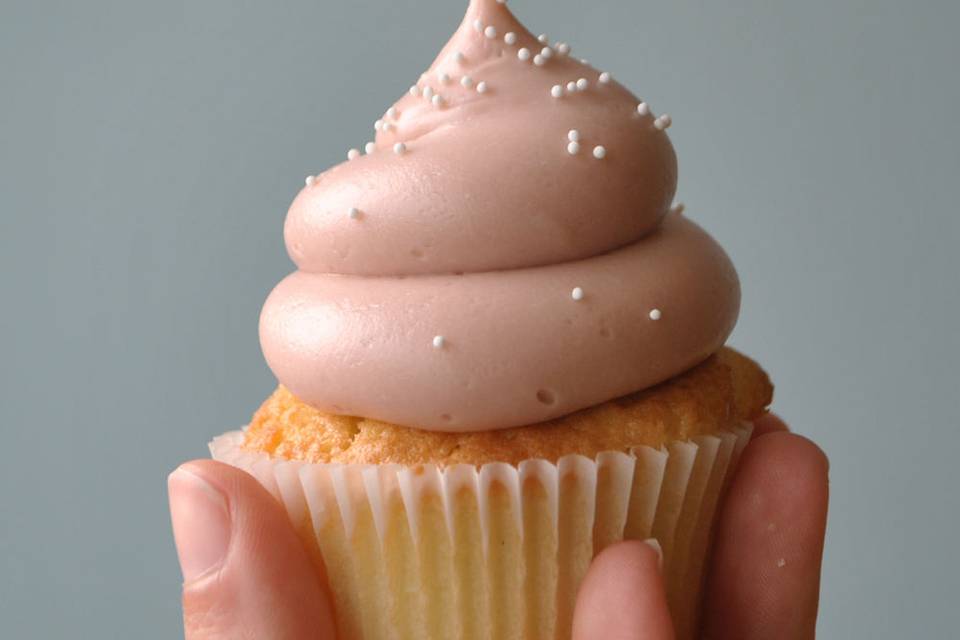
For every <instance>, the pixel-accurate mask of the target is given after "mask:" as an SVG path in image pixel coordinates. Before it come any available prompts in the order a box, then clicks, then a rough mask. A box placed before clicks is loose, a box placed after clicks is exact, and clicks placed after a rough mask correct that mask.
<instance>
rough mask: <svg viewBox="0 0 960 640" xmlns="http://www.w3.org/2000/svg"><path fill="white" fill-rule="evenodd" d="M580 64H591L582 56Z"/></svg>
mask: <svg viewBox="0 0 960 640" xmlns="http://www.w3.org/2000/svg"><path fill="white" fill-rule="evenodd" d="M580 64H590V62H589V61H588V60H587V59H586V58H580Z"/></svg>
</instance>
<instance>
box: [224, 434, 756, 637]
mask: <svg viewBox="0 0 960 640" xmlns="http://www.w3.org/2000/svg"><path fill="white" fill-rule="evenodd" d="M751 431H752V425H750V424H749V423H744V424H743V425H742V426H741V427H740V428H738V429H735V430H733V431H732V432H723V433H718V434H716V435H706V436H699V437H697V438H694V439H692V440H690V441H676V442H671V443H670V444H668V445H666V446H664V447H662V448H660V449H653V448H650V447H638V448H635V449H633V450H631V451H629V452H626V453H624V452H618V451H609V452H603V453H600V454H598V455H597V456H596V457H595V458H593V459H590V458H587V457H584V456H581V455H568V456H565V457H563V458H561V459H560V460H558V461H557V463H556V464H554V463H551V462H547V461H545V460H524V461H523V462H521V463H520V464H518V465H511V464H506V463H490V464H485V465H482V466H480V467H479V468H478V467H475V466H473V465H465V464H458V465H452V466H449V467H446V468H441V467H438V466H437V465H434V464H424V465H416V466H404V465H396V464H384V465H361V464H311V463H305V462H299V461H286V460H281V459H277V458H271V457H270V456H269V455H267V454H265V453H258V452H251V451H247V450H245V449H243V448H242V444H243V439H244V434H243V431H231V432H228V433H225V434H224V435H222V436H219V437H217V438H215V439H214V440H213V442H211V443H210V451H211V453H212V456H213V458H214V459H216V460H220V461H222V462H226V463H228V464H231V465H233V466H235V467H238V468H240V469H243V470H245V471H247V472H249V473H250V474H252V475H253V476H254V477H255V478H257V480H258V481H259V482H260V483H261V484H262V485H263V486H264V487H265V488H266V489H267V490H268V491H269V492H270V493H271V494H273V495H274V497H276V498H277V500H278V501H280V503H281V504H282V505H283V506H284V508H285V509H286V511H287V514H288V516H289V517H290V521H291V522H292V523H293V525H294V527H295V528H296V530H297V532H298V534H299V535H300V538H301V539H302V540H303V542H304V544H305V546H306V547H307V550H308V552H309V553H310V555H311V557H312V558H313V560H314V561H315V562H316V563H318V564H322V566H324V567H325V570H326V574H327V577H328V579H329V583H330V589H331V593H332V594H333V598H334V601H335V607H336V612H337V624H338V629H339V631H340V635H341V637H342V638H344V639H345V640H381V639H391V640H408V639H411V640H414V639H416V640H419V639H436V640H441V639H442V640H473V639H484V640H506V639H523V640H532V639H543V640H546V639H551V640H554V639H566V638H569V637H570V634H571V627H572V620H573V609H574V604H575V600H576V594H577V589H578V587H579V585H580V582H581V580H582V579H583V577H584V575H585V574H586V571H587V568H588V567H589V565H590V562H591V560H592V559H593V557H594V556H595V555H596V554H597V553H599V552H600V551H602V550H603V549H604V548H606V547H607V546H609V545H611V544H614V543H616V542H619V541H621V540H647V539H650V538H654V539H656V540H657V541H658V542H659V544H660V546H661V548H662V550H663V575H664V578H665V582H666V588H667V599H668V603H669V605H670V610H671V614H672V616H673V619H674V624H675V626H676V630H677V637H678V638H692V637H693V636H694V633H695V630H696V626H697V619H698V616H699V602H700V596H701V590H702V585H703V576H704V567H705V564H706V561H707V556H708V552H709V546H710V542H711V537H712V529H713V523H714V520H715V513H716V507H717V504H718V503H719V501H720V498H721V496H722V494H723V492H724V490H725V488H726V485H727V484H728V483H729V481H730V478H731V476H732V474H733V472H734V470H735V468H736V465H737V461H738V459H739V457H740V453H741V452H742V451H743V448H744V447H745V446H746V444H747V442H748V441H749V439H750V433H751Z"/></svg>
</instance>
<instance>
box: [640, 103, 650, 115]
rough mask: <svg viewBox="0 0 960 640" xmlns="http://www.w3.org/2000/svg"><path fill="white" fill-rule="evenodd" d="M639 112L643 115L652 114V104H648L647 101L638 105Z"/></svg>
mask: <svg viewBox="0 0 960 640" xmlns="http://www.w3.org/2000/svg"><path fill="white" fill-rule="evenodd" d="M637 113H639V114H640V115H642V116H648V115H650V105H648V104H647V103H646V102H641V103H640V104H638V105H637Z"/></svg>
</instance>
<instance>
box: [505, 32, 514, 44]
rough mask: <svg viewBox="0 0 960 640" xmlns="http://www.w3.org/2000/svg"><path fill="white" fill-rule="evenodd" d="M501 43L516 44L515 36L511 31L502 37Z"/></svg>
mask: <svg viewBox="0 0 960 640" xmlns="http://www.w3.org/2000/svg"><path fill="white" fill-rule="evenodd" d="M503 41H504V42H506V43H507V44H517V34H515V33H514V32H513V31H511V32H509V33H508V34H507V35H505V36H503Z"/></svg>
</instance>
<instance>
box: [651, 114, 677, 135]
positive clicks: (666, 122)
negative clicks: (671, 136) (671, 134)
mask: <svg viewBox="0 0 960 640" xmlns="http://www.w3.org/2000/svg"><path fill="white" fill-rule="evenodd" d="M672 124H673V118H671V117H670V116H669V115H667V114H666V113H665V114H663V115H662V116H660V117H659V118H657V119H656V120H654V121H653V126H655V127H656V128H657V129H659V130H660V131H663V130H665V129H669V128H670V125H672Z"/></svg>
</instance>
